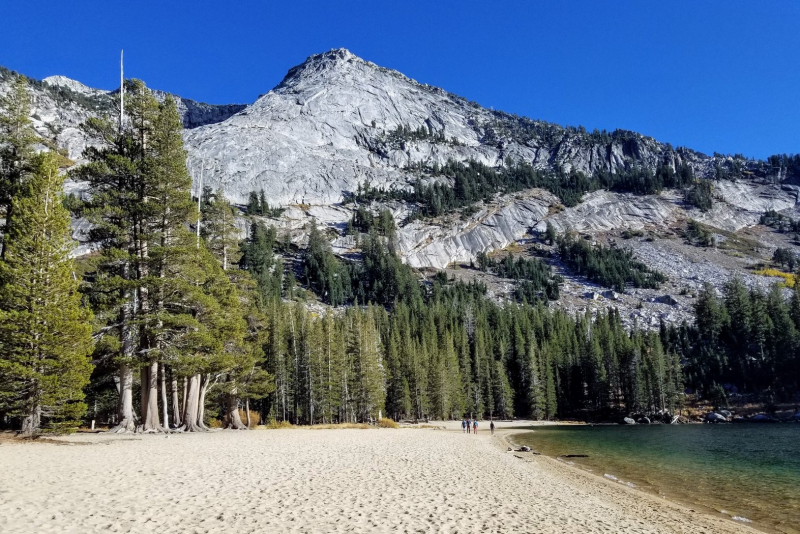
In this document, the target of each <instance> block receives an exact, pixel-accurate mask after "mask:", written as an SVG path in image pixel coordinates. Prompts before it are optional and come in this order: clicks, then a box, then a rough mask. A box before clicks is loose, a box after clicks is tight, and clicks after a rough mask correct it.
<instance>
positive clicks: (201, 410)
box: [196, 375, 211, 430]
mask: <svg viewBox="0 0 800 534" xmlns="http://www.w3.org/2000/svg"><path fill="white" fill-rule="evenodd" d="M210 380H211V375H203V376H202V379H201V381H200V399H199V401H198V403H197V422H196V424H197V426H199V427H200V428H202V429H204V430H208V427H207V426H206V424H205V422H204V421H203V419H205V413H206V392H207V391H208V383H209V381H210Z"/></svg>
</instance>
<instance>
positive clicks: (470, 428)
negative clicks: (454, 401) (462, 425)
mask: <svg viewBox="0 0 800 534" xmlns="http://www.w3.org/2000/svg"><path fill="white" fill-rule="evenodd" d="M470 432H472V426H471V421H470V420H469V417H468V418H467V434H469V433H470Z"/></svg>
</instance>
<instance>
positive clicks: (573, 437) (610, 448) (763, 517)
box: [514, 424, 800, 533]
mask: <svg viewBox="0 0 800 534" xmlns="http://www.w3.org/2000/svg"><path fill="white" fill-rule="evenodd" d="M514 440H515V441H516V442H518V443H520V444H524V445H528V446H530V447H531V448H532V449H533V450H535V451H537V452H541V453H542V454H546V455H548V456H553V457H556V456H563V455H567V454H586V455H588V456H589V457H588V458H563V457H562V458H561V460H562V461H564V462H573V463H574V465H576V466H579V467H582V468H584V469H588V470H590V471H592V472H593V473H595V474H597V475H599V476H606V478H609V479H611V480H616V481H617V482H619V483H623V484H628V485H631V484H632V485H634V486H636V487H637V488H639V489H643V490H645V491H651V492H654V493H657V494H660V495H663V496H665V497H667V498H668V499H672V500H676V501H680V502H683V503H686V504H690V505H693V506H697V507H700V508H704V509H706V510H707V511H712V512H714V511H716V512H718V513H722V514H725V515H728V516H730V517H731V518H736V520H738V521H742V522H747V521H751V522H752V523H750V524H751V526H753V527H756V528H759V529H762V530H767V531H775V532H787V533H800V424H774V425H769V424H765V425H757V424H743V425H650V426H648V425H636V426H617V425H613V426H595V427H592V426H552V427H537V428H536V429H535V430H533V431H531V432H527V433H524V434H519V435H517V436H515V437H514Z"/></svg>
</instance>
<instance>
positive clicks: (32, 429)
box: [22, 404, 42, 436]
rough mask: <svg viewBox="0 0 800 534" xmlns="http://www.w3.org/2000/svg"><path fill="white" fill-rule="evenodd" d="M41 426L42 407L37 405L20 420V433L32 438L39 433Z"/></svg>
mask: <svg viewBox="0 0 800 534" xmlns="http://www.w3.org/2000/svg"><path fill="white" fill-rule="evenodd" d="M41 426H42V407H41V406H40V405H39V404H36V405H35V406H32V407H31V411H30V413H29V414H28V415H26V416H25V418H24V419H23V420H22V433H23V434H25V435H26V436H32V435H33V434H35V433H37V432H39V430H41Z"/></svg>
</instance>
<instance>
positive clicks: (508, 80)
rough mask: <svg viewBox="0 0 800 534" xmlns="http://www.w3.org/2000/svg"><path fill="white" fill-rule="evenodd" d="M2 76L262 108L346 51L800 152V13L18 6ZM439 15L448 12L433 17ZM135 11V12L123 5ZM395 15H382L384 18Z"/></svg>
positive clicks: (460, 81)
mask: <svg viewBox="0 0 800 534" xmlns="http://www.w3.org/2000/svg"><path fill="white" fill-rule="evenodd" d="M5 4H6V5H4V6H3V10H2V12H3V24H2V26H3V31H2V32H0V65H4V66H6V67H8V68H11V69H14V70H17V71H19V72H22V73H24V74H27V75H29V76H33V77H36V78H43V77H45V76H49V75H52V74H63V75H66V76H69V77H71V78H75V79H77V80H80V81H82V82H83V83H86V84H87V85H91V86H95V87H101V88H109V89H110V88H113V87H115V86H116V84H117V79H118V76H119V74H118V71H117V62H118V57H119V50H120V48H124V49H125V64H126V74H127V75H128V76H130V77H137V78H141V79H143V80H145V81H146V82H147V84H148V85H149V86H151V87H156V88H159V89H164V90H168V91H171V92H174V93H176V94H179V95H181V96H185V97H189V98H193V99H196V100H202V101H206V102H212V103H229V102H243V103H250V102H252V101H253V100H255V99H256V98H257V97H258V95H260V94H262V93H265V92H267V91H268V90H269V89H271V88H272V87H274V86H275V85H276V84H277V83H278V82H280V80H281V79H282V78H283V76H284V74H285V73H286V71H287V70H288V69H289V68H290V67H292V66H294V65H296V64H298V63H301V62H302V61H303V60H304V59H305V58H306V57H307V56H309V55H311V54H314V53H318V52H321V51H324V50H328V49H331V48H338V47H345V48H348V49H350V50H351V51H352V52H353V53H355V54H357V55H359V56H361V57H363V58H365V59H368V60H370V61H373V62H375V63H378V64H379V65H383V66H386V67H389V68H393V69H397V70H399V71H401V72H403V73H404V74H406V75H408V76H410V77H412V78H414V79H416V80H418V81H420V82H423V83H429V84H431V85H437V86H440V87H443V88H445V89H447V90H448V91H451V92H454V93H457V94H460V95H462V96H464V97H466V98H468V99H470V100H475V101H477V102H479V103H480V104H482V105H484V106H487V107H488V106H491V107H494V108H495V109H502V110H504V111H508V112H512V113H518V114H520V115H525V116H528V117H531V118H535V119H544V120H548V121H550V122H555V123H559V124H569V125H576V126H577V125H583V126H585V127H586V128H587V129H590V130H591V129H593V128H599V129H608V130H613V129H615V128H624V129H628V130H634V131H638V132H641V133H643V134H646V135H651V136H653V137H655V138H657V139H659V140H661V141H664V142H670V143H672V144H673V145H676V146H688V147H691V148H694V149H696V150H700V151H702V152H706V153H711V152H714V151H718V152H723V153H742V154H744V155H746V156H748V157H759V158H763V157H766V156H768V155H770V154H774V153H784V152H786V153H797V152H800V2H798V1H794V0H786V1H768V0H765V1H759V2H741V1H730V0H727V1H702V2H698V1H685V2H667V1H661V2H656V1H644V0H636V1H615V2H589V1H586V2H579V1H574V2H569V1H563V2H562V1H558V2H555V1H553V2H548V3H545V2H535V1H533V0H531V1H524V2H523V1H519V2H514V1H503V2H488V1H485V2H473V1H469V0H461V1H441V2H433V1H428V2H417V1H413V0H406V1H402V2H396V1H374V0H373V1H371V2H355V1H353V2H336V1H332V0H328V1H323V0H319V1H315V2H302V1H294V2H281V3H278V2H270V1H260V2H256V1H249V0H241V1H237V0H229V1H227V2H221V1H218V2H208V1H203V0H195V1H192V2H189V1H182V0H161V1H160V2H151V1H149V0H140V1H137V2H124V3H123V2H115V1H108V0H106V1H81V0H76V1H74V2H64V1H63V0H60V1H56V0H50V1H44V0H25V1H24V2H22V1H17V2H11V1H9V2H5ZM432 4H435V6H434V7H431V5H432ZM114 6H119V7H114ZM379 6H380V7H379Z"/></svg>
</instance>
